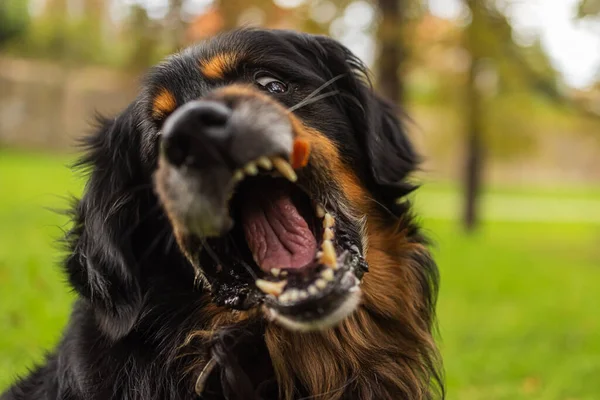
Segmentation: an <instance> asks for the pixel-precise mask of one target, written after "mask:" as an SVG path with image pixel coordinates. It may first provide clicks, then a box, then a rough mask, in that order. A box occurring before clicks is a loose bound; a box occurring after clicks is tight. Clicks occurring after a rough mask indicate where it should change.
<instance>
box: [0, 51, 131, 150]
mask: <svg viewBox="0 0 600 400" xmlns="http://www.w3.org/2000/svg"><path fill="white" fill-rule="evenodd" d="M137 86H138V82H137V78H135V77H133V76H130V75H127V74H125V73H122V72H118V71H114V70H110V69H105V68H98V67H68V66H64V65H61V64H55V63H47V62H40V61H30V60H22V59H11V58H0V143H3V144H5V145H9V146H17V147H21V146H27V147H38V148H52V149H68V148H72V146H73V144H74V143H75V141H76V139H77V138H79V137H81V136H82V134H83V133H85V132H87V131H89V129H90V126H91V123H92V122H93V117H94V114H95V113H96V112H99V113H102V114H108V115H111V114H114V113H116V112H118V111H119V110H120V109H123V108H124V107H125V106H126V105H127V104H128V103H129V102H131V100H132V99H133V98H134V97H135V93H136V88H137Z"/></svg>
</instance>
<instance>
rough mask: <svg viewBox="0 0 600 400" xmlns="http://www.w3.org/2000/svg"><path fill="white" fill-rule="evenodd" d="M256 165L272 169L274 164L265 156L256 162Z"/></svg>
mask: <svg viewBox="0 0 600 400" xmlns="http://www.w3.org/2000/svg"><path fill="white" fill-rule="evenodd" d="M256 163H257V164H258V165H259V166H261V167H262V168H264V169H272V168H273V163H272V162H271V160H269V159H268V158H267V157H265V156H263V157H260V158H259V159H258V160H256Z"/></svg>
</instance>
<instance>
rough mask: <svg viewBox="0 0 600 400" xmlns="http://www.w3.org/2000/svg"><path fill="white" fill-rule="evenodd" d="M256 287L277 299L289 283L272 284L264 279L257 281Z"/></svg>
mask: <svg viewBox="0 0 600 400" xmlns="http://www.w3.org/2000/svg"><path fill="white" fill-rule="evenodd" d="M255 283H256V287H257V288H259V289H260V290H262V291H263V292H264V293H266V294H272V295H273V296H275V297H277V296H279V295H280V294H281V293H282V292H283V288H284V287H285V285H287V281H279V282H271V281H266V280H264V279H257V280H256V281H255Z"/></svg>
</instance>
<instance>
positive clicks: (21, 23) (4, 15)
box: [0, 0, 29, 46]
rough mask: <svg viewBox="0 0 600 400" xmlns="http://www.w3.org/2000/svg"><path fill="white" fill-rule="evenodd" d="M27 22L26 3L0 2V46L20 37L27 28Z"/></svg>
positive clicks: (13, 0) (16, 1) (17, 0)
mask: <svg viewBox="0 0 600 400" xmlns="http://www.w3.org/2000/svg"><path fill="white" fill-rule="evenodd" d="M28 22H29V16H28V13H27V2H25V1H23V0H2V1H1V2H0V46H3V45H4V44H5V42H6V41H8V40H10V39H13V38H14V37H18V36H19V35H21V34H22V33H23V32H24V31H25V29H26V28H27V25H28Z"/></svg>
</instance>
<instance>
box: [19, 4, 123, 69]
mask: <svg viewBox="0 0 600 400" xmlns="http://www.w3.org/2000/svg"><path fill="white" fill-rule="evenodd" d="M108 50H109V49H108V46H107V44H106V43H105V42H104V40H103V38H102V32H101V29H100V25H99V23H98V21H97V20H96V19H94V18H93V17H82V18H77V19H74V18H69V17H67V16H66V15H64V14H49V15H46V16H43V17H41V18H40V19H38V20H36V23H35V24H32V25H31V27H30V29H28V30H27V32H26V33H25V34H24V35H23V36H22V37H20V38H18V40H14V41H12V42H11V43H9V51H10V52H12V53H13V54H18V55H22V56H26V57H38V58H47V59H54V60H62V61H66V62H68V63H95V64H111V63H112V62H114V61H115V60H114V58H113V57H114V55H115V52H114V51H108Z"/></svg>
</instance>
